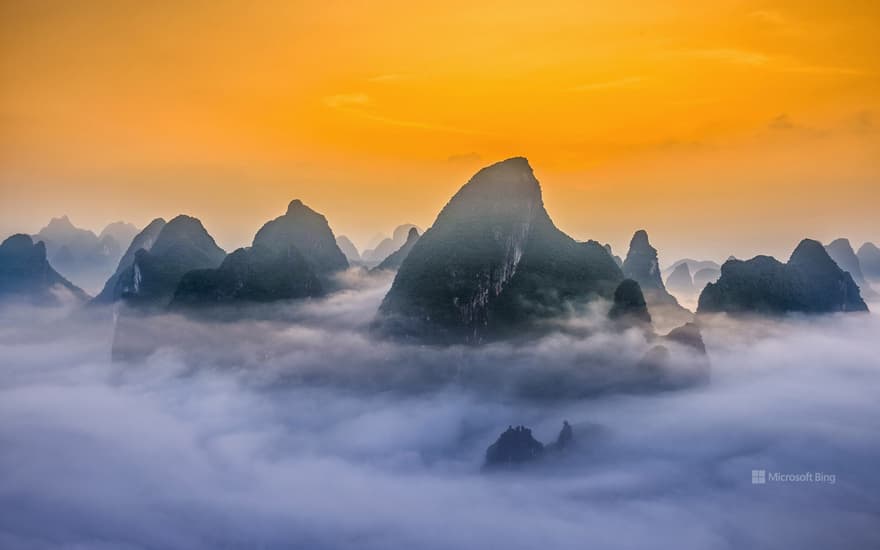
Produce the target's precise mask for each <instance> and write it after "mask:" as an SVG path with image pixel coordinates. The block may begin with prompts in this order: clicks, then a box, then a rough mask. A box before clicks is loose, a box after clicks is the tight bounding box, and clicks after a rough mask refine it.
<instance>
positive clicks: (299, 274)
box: [173, 200, 348, 307]
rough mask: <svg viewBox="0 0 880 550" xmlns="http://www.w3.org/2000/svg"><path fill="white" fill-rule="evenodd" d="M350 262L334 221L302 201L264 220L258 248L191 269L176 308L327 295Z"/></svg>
mask: <svg viewBox="0 0 880 550" xmlns="http://www.w3.org/2000/svg"><path fill="white" fill-rule="evenodd" d="M347 267H348V261H347V260H346V258H345V256H344V255H343V253H342V251H341V250H339V247H338V246H337V244H336V238H335V237H334V236H333V231H331V230H330V225H329V224H328V223H327V220H326V219H325V218H324V216H322V215H321V214H318V213H317V212H315V211H314V210H312V209H310V208H309V207H307V206H305V205H304V204H303V203H302V202H301V201H298V200H294V201H293V202H291V203H290V206H289V207H288V209H287V213H286V214H284V215H283V216H281V217H279V218H276V219H275V220H273V221H270V222H268V223H267V224H265V225H264V226H263V227H262V228H261V229H260V230H259V231H258V232H257V234H256V236H254V243H253V246H252V247H250V248H241V249H238V250H236V251H235V252H233V253H232V254H230V255H229V256H228V257H227V258H226V260H225V261H224V262H223V264H222V265H220V266H219V267H218V268H216V269H202V270H198V271H193V272H191V273H187V274H186V275H185V276H184V277H183V279H181V282H180V285H179V286H178V288H177V291H176V292H175V296H174V302H173V305H174V306H175V307H184V306H186V307H199V306H210V305H221V304H233V303H243V302H273V301H277V300H291V299H297V298H308V297H316V296H321V295H323V294H324V290H325V286H326V285H325V284H324V283H323V281H322V277H321V275H324V276H325V278H324V279H323V280H324V281H326V280H328V279H327V277H328V276H329V275H331V274H332V273H334V272H335V271H338V270H340V269H345V268H347Z"/></svg>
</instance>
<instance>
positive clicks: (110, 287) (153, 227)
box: [94, 218, 165, 304]
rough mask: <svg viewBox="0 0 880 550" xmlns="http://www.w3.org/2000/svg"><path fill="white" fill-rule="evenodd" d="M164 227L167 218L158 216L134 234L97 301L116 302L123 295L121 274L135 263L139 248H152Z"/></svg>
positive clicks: (96, 297)
mask: <svg viewBox="0 0 880 550" xmlns="http://www.w3.org/2000/svg"><path fill="white" fill-rule="evenodd" d="M163 227H165V220H163V219H162V218H156V219H155V220H153V221H151V222H150V223H149V224H148V225H147V227H145V228H144V229H143V231H141V232H140V233H138V234H137V235H135V236H134V238H133V239H132V241H131V244H130V245H129V246H128V249H127V250H126V251H125V254H123V255H122V258H121V259H120V260H119V265H117V266H116V271H115V272H114V273H113V275H111V276H110V278H109V279H107V282H106V283H104V288H103V290H101V292H100V293H99V294H98V295H97V296H95V299H94V302H95V303H105V304H108V303H111V302H115V301H117V300H119V299H120V298H121V297H122V285H120V284H119V278H120V276H121V275H122V274H123V273H124V272H125V270H126V269H128V268H129V267H131V265H132V264H133V263H134V257H135V254H136V253H137V251H138V250H141V249H144V250H150V249H151V248H152V247H153V243H154V242H156V239H157V238H158V237H159V232H160V231H162V228H163Z"/></svg>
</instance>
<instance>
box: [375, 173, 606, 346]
mask: <svg viewBox="0 0 880 550" xmlns="http://www.w3.org/2000/svg"><path fill="white" fill-rule="evenodd" d="M622 278H623V277H622V274H621V272H620V269H619V268H618V267H617V265H616V264H615V263H614V260H613V259H612V258H611V256H610V255H609V254H608V252H607V251H606V250H605V249H604V248H602V247H601V246H599V245H595V246H593V245H589V244H583V243H577V242H575V241H574V240H573V239H572V238H571V237H569V236H567V235H565V234H564V233H562V232H561V231H559V229H557V228H556V226H555V225H554V224H553V221H552V220H551V219H550V217H549V216H548V214H547V211H546V210H545V209H544V204H543V201H542V200H541V186H540V184H539V183H538V180H537V179H535V175H534V173H533V171H532V167H531V166H529V163H528V161H527V160H526V159H525V158H523V157H516V158H511V159H507V160H505V161H502V162H499V163H496V164H493V165H491V166H488V167H486V168H483V169H482V170H480V171H479V172H477V173H476V174H474V176H473V177H472V178H471V179H470V180H469V181H468V182H467V183H466V184H465V185H464V186H463V187H462V188H461V189H460V190H459V191H458V192H457V193H456V194H455V195H454V196H453V197H452V199H450V201H449V203H448V204H447V205H446V206H445V207H444V208H443V210H441V212H440V214H439V215H438V216H437V219H436V220H435V221H434V223H433V224H432V225H431V228H430V229H428V230H427V231H426V232H425V234H424V235H422V237H421V238H420V239H418V240H417V241H416V242H415V243H414V246H413V247H412V250H410V252H409V254H407V256H406V258H405V259H404V260H403V263H402V265H401V266H400V269H399V271H398V272H397V277H396V278H395V279H394V283H393V284H392V286H391V290H389V292H388V294H387V295H386V296H385V300H384V301H383V302H382V305H381V307H380V309H379V319H378V323H379V326H380V327H382V328H383V330H384V331H385V332H386V333H390V334H392V335H397V336H404V337H413V338H416V339H419V340H425V339H430V340H437V341H446V342H461V341H465V342H479V341H482V340H484V339H486V338H493V337H496V336H500V335H501V334H502V333H503V332H504V331H506V330H507V329H510V328H512V327H513V326H514V325H517V326H522V325H529V324H532V323H533V322H534V321H537V320H538V319H540V318H542V317H548V316H552V315H556V314H559V312H560V311H563V310H564V309H565V307H567V305H568V302H571V301H578V300H585V299H589V297H590V296H595V295H602V296H605V297H608V298H610V295H611V293H612V292H613V290H614V288H615V287H616V286H617V283H618V282H619V281H620V280H621V279H622Z"/></svg>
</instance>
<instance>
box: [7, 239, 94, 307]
mask: <svg viewBox="0 0 880 550" xmlns="http://www.w3.org/2000/svg"><path fill="white" fill-rule="evenodd" d="M59 291H60V292H61V293H67V294H68V295H69V296H70V297H71V298H72V299H74V300H76V301H80V302H84V301H86V300H88V298H89V296H88V294H86V293H85V292H84V291H83V290H82V289H80V288H79V287H77V286H76V285H74V284H73V283H71V282H70V281H68V280H67V279H65V278H64V277H63V276H61V275H60V274H59V273H58V272H57V271H55V269H53V267H52V266H51V265H50V263H49V260H48V258H47V255H46V245H45V244H44V243H43V242H42V241H39V242H36V243H34V241H33V239H32V238H31V237H30V236H29V235H23V234H17V235H12V236H11V237H9V238H7V239H6V240H4V241H3V243H2V244H0V299H2V300H24V301H27V302H31V303H34V304H39V305H56V304H59V303H61V302H63V301H64V300H63V297H62V296H60V295H59Z"/></svg>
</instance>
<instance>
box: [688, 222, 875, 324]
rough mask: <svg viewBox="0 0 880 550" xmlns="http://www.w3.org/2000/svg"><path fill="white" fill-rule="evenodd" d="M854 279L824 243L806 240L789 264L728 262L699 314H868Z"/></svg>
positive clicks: (764, 260)
mask: <svg viewBox="0 0 880 550" xmlns="http://www.w3.org/2000/svg"><path fill="white" fill-rule="evenodd" d="M867 310H868V307H867V306H866V305H865V302H864V301H863V300H862V298H861V296H860V294H859V288H858V286H857V285H856V284H855V282H854V281H853V279H852V277H851V276H850V274H849V273H847V272H846V271H843V270H842V269H841V268H840V267H839V266H838V265H837V264H836V263H835V262H834V260H832V259H831V257H830V256H829V255H828V253H827V252H826V251H825V248H823V247H822V244H821V243H819V242H817V241H814V240H810V239H804V240H803V241H801V242H800V244H799V245H798V246H797V248H795V250H794V252H793V253H792V255H791V258H790V259H789V261H788V263H787V264H783V263H781V262H779V261H778V260H776V259H775V258H772V257H770V256H756V257H755V258H752V259H751V260H747V261H740V260H728V261H727V262H725V263H724V265H723V266H722V267H721V277H720V278H719V279H718V281H717V282H715V283H710V284H709V285H707V286H706V288H705V289H704V290H703V292H702V294H700V302H699V308H698V312H700V313H704V312H706V313H711V312H728V313H757V314H785V313H833V312H850V311H867Z"/></svg>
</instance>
